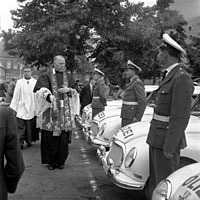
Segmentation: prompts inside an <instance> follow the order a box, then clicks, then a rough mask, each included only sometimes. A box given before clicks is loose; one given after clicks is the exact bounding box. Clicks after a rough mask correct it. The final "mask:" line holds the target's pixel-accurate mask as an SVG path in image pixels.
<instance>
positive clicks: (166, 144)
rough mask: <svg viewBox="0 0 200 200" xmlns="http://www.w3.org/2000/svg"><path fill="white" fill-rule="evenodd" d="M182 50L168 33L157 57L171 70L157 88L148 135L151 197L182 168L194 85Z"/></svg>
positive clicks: (148, 194) (148, 192) (147, 189)
mask: <svg viewBox="0 0 200 200" xmlns="http://www.w3.org/2000/svg"><path fill="white" fill-rule="evenodd" d="M182 53H184V54H185V50H184V49H183V48H182V47H181V46H180V45H179V44H178V43H177V42H175V41H174V40H173V39H172V38H171V37H170V36H169V35H168V34H166V33H165V34H164V35H163V44H162V45H161V46H160V47H159V52H158V55H157V59H158V61H159V63H160V64H161V66H162V67H163V69H165V70H167V74H166V76H165V78H164V79H163V81H162V82H161V83H160V85H159V88H158V89H157V98H156V102H155V108H154V114H153V119H152V121H151V126H150V129H149V133H148V137H147V143H148V144H149V167H150V177H149V180H148V183H147V187H146V194H147V199H149V200H150V199H151V197H152V193H153V190H154V189H155V187H156V185H157V184H158V183H159V182H160V181H161V180H163V179H165V178H166V177H167V176H168V175H170V174H171V173H172V172H174V171H175V170H177V169H178V167H179V160H180V150H181V149H183V148H185V147H186V138H185V129H186V127H187V124H188V121H189V118H190V110H191V99H192V94H193V90H194V86H193V82H192V79H191V77H190V75H189V74H188V73H187V72H186V70H185V67H184V65H183V64H181V63H180V60H181V59H180V58H181V54H182Z"/></svg>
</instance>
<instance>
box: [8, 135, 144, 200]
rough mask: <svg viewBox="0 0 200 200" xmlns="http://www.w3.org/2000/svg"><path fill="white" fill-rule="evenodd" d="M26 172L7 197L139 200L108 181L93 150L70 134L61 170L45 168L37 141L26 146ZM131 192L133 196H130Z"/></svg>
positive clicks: (15, 199) (19, 199)
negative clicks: (13, 191) (70, 142)
mask: <svg viewBox="0 0 200 200" xmlns="http://www.w3.org/2000/svg"><path fill="white" fill-rule="evenodd" d="M22 152H23V156H24V161H25V166H26V168H25V172H24V174H23V176H22V179H21V180H20V182H19V185H18V188H17V191H16V193H15V194H11V195H9V200H45V199H48V200H139V199H141V198H137V193H136V194H135V192H133V191H127V190H124V189H121V188H119V187H117V186H115V185H114V184H113V183H111V182H110V181H109V180H108V179H107V177H106V175H105V173H104V171H103V169H102V167H101V166H100V165H99V163H98V161H97V158H96V150H95V149H94V148H92V147H91V146H90V145H88V144H87V142H86V141H85V140H84V139H83V136H82V133H81V132H76V133H75V134H74V135H73V140H72V144H70V155H69V157H68V160H67V161H66V167H65V168H64V169H63V170H60V169H55V170H52V171H50V170H48V169H47V167H46V166H43V165H42V164H41V158H40V142H37V143H33V145H32V147H30V148H27V147H25V148H24V150H23V151H22ZM133 196H134V198H133Z"/></svg>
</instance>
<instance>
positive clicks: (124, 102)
mask: <svg viewBox="0 0 200 200" xmlns="http://www.w3.org/2000/svg"><path fill="white" fill-rule="evenodd" d="M122 104H124V105H128V106H136V105H138V102H133V101H122Z"/></svg>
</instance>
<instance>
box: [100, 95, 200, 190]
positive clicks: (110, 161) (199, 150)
mask: <svg viewBox="0 0 200 200" xmlns="http://www.w3.org/2000/svg"><path fill="white" fill-rule="evenodd" d="M199 116H200V95H199V96H197V97H196V99H195V100H194V102H193V105H192V110H191V117H190V120H189V123H188V126H187V128H186V137H187V144H188V146H187V148H185V149H184V150H182V151H181V158H180V163H181V166H185V165H188V164H191V163H195V162H199V161H200V145H199V141H200V123H199V122H200V118H199ZM149 127H150V120H146V121H141V122H137V123H133V124H130V125H127V126H125V127H123V128H121V129H119V131H118V132H117V133H116V134H114V137H113V139H112V142H111V147H110V150H109V151H106V149H105V147H103V146H101V147H100V148H99V149H98V150H97V156H98V158H99V160H100V162H101V164H102V165H103V168H104V170H105V173H106V174H107V175H108V177H109V179H110V180H111V181H112V182H113V183H114V184H115V185H117V186H119V187H122V188H126V189H132V190H137V189H138V190H142V189H143V188H144V187H145V184H146V181H147V179H148V177H149V156H148V149H149V146H148V145H147V144H146V138H147V134H148V131H149Z"/></svg>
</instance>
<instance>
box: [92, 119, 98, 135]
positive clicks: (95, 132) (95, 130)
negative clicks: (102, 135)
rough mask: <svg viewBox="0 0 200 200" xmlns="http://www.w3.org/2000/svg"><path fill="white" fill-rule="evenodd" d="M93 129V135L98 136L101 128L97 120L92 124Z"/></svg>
mask: <svg viewBox="0 0 200 200" xmlns="http://www.w3.org/2000/svg"><path fill="white" fill-rule="evenodd" d="M91 130H92V135H93V136H97V133H98V130H99V126H98V124H97V123H96V122H93V121H92V126H91Z"/></svg>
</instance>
